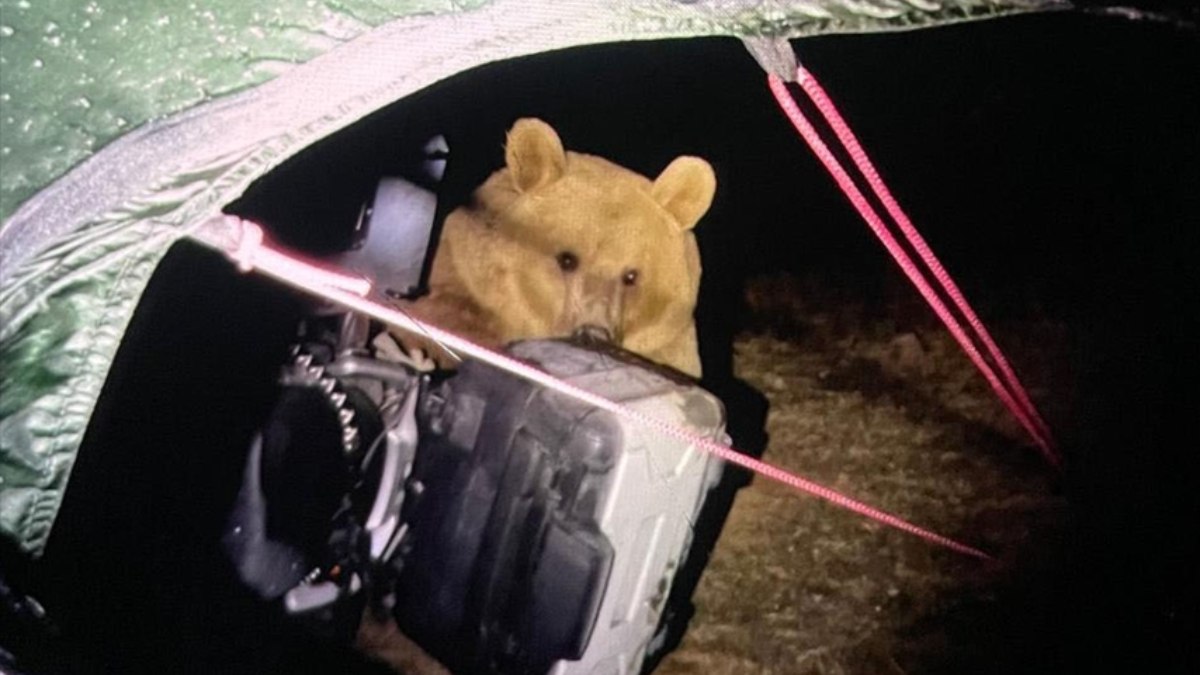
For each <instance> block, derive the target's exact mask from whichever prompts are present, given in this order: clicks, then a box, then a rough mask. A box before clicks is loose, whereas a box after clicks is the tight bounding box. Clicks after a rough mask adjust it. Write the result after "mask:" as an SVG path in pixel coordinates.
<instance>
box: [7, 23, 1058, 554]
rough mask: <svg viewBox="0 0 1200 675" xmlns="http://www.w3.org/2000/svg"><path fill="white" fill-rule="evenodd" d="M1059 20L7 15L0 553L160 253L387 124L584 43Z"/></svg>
mask: <svg viewBox="0 0 1200 675" xmlns="http://www.w3.org/2000/svg"><path fill="white" fill-rule="evenodd" d="M1068 8H1069V4H1068V3H1066V2H1064V1H1062V0H957V1H956V2H925V1H918V0H820V1H816V2H799V3H787V2H753V3H739V2H723V1H720V0H715V1H712V2H668V1H665V0H664V1H662V2H649V3H624V2H621V3H618V2H614V3H590V2H545V3H530V2H517V1H516V0H513V1H507V0H496V1H494V2H453V3H442V2H412V3H397V6H396V7H389V8H387V9H384V8H381V7H380V6H379V5H377V4H376V3H371V2H363V3H356V2H346V3H337V4H336V5H334V4H329V3H325V4H320V3H301V2H293V3H279V4H277V5H276V6H275V7H273V8H270V9H255V8H253V7H250V6H245V7H243V6H241V5H239V6H236V7H235V6H230V7H228V8H221V9H212V10H200V9H194V8H192V7H190V6H187V5H185V4H184V3H178V4H177V5H175V6H170V7H163V8H155V9H151V8H150V7H149V6H146V7H144V8H143V7H138V8H127V9H126V10H125V11H122V10H120V9H118V8H114V7H110V6H107V5H104V4H101V3H87V4H83V3H80V4H79V6H76V7H69V8H64V9H62V10H57V9H47V8H42V7H38V6H34V5H32V4H31V3H25V2H20V3H11V4H9V5H6V11H5V13H4V16H3V19H0V24H2V25H0V39H2V40H3V42H0V44H2V45H3V51H2V52H0V58H2V60H0V66H2V67H3V68H4V69H5V75H4V78H3V83H2V84H0V89H2V91H0V97H2V98H0V102H3V104H4V115H3V116H4V118H5V119H4V120H3V121H2V123H3V125H4V127H3V132H2V133H0V139H2V141H0V143H2V144H3V147H2V148H0V153H2V154H0V162H3V166H4V169H3V174H4V175H3V178H2V180H0V215H3V216H4V218H5V222H4V226H3V229H2V230H0V363H2V364H3V391H2V398H0V470H2V471H0V479H2V481H3V483H2V486H3V490H2V492H0V533H2V534H3V536H4V537H5V538H6V539H8V540H10V541H12V542H14V543H15V544H16V546H17V547H18V548H19V549H20V550H21V551H22V552H23V554H26V555H30V556H34V557H36V556H38V555H40V554H41V553H43V552H44V550H45V549H46V546H47V541H48V539H49V537H50V536H51V533H52V531H53V530H52V526H53V525H54V523H55V521H56V518H57V517H58V516H59V510H60V506H61V504H62V500H63V496H64V494H65V493H66V491H67V490H68V485H69V480H70V477H71V474H72V469H73V467H74V465H75V460H76V457H77V453H78V450H79V448H80V446H81V444H82V443H83V440H84V437H85V434H87V433H98V432H96V431H95V430H89V423H90V422H91V420H92V419H93V416H94V414H95V413H96V410H95V408H96V404H97V401H99V400H100V399H101V392H102V390H103V389H104V388H105V387H106V382H109V381H110V373H111V372H112V370H113V368H114V363H116V362H117V360H118V358H119V356H118V352H119V349H120V348H121V346H122V342H123V338H124V337H125V336H126V333H127V330H128V329H129V327H130V323H131V321H132V320H133V318H134V314H135V310H137V309H138V307H139V301H140V299H141V298H142V296H143V292H144V291H145V289H146V287H147V284H148V283H149V282H150V280H151V277H152V276H153V275H154V274H155V272H156V270H158V269H159V264H160V262H162V260H163V259H164V256H166V255H167V254H168V251H169V250H170V249H171V246H172V244H174V243H175V242H176V241H178V240H179V239H180V238H183V237H186V236H187V235H188V234H189V232H191V231H193V230H194V228H195V227H197V226H198V225H199V224H200V223H203V222H204V221H205V220H207V219H208V218H210V217H211V216H213V215H214V214H216V213H218V212H219V211H220V210H221V209H222V208H224V207H226V206H227V205H228V204H230V203H231V202H233V201H235V200H236V199H238V198H239V197H240V196H242V195H243V194H244V193H245V192H246V191H247V189H248V188H249V186H251V184H253V183H254V182H255V181H256V180H259V179H260V178H263V177H264V176H267V175H268V174H269V173H270V172H271V171H272V170H273V169H276V168H277V167H280V166H281V165H283V164H284V163H285V162H286V161H287V160H289V159H290V158H292V157H294V156H295V155H297V154H298V153H300V152H301V151H302V150H304V149H305V148H308V147H310V146H312V145H314V144H317V143H319V142H320V141H321V140H322V139H326V138H329V137H331V136H332V135H334V134H336V133H338V132H339V131H342V130H345V129H347V128H349V127H351V125H353V124H354V123H355V122H358V121H360V120H364V119H366V118H368V117H370V116H371V115H372V114H373V113H376V112H377V111H379V110H381V109H382V108H384V107H385V106H387V105H389V104H392V103H394V102H396V101H399V100H401V99H404V98H405V97H408V96H412V95H419V94H420V93H421V92H422V91H423V90H425V89H427V88H429V87H431V86H433V85H435V84H436V83H438V82H439V81H441V80H444V79H446V78H449V77H451V76H453V75H455V74H456V73H460V72H463V71H467V70H469V69H472V68H476V67H478V66H481V65H483V64H488V63H493V62H500V61H504V60H506V59H513V58H516V57H521V56H526V55H532V54H537V53H543V52H550V51H554V50H562V49H568V48H573V47H580V46H584V45H593V44H601V43H612V42H621V41H642V40H666V39H673V38H684V37H699V36H728V37H734V38H742V39H770V40H775V39H780V38H782V39H796V38H803V37H807V36H814V35H825V34H837V33H859V32H875V31H896V30H908V29H913V28H922V27H927V26H929V27H931V26H939V25H945V24H950V23H957V22H963V21H971V20H977V19H986V18H995V17H1002V16H1007V15H1012V14H1017V13H1024V12H1032V11H1048V10H1062V9H1068ZM56 11H61V12H62V14H61V15H58V14H56V13H55V12H56ZM68 92H69V93H68ZM127 130H128V131H127ZM18 204H19V206H18ZM176 281H181V279H177V280H176ZM229 290H230V291H231V292H234V291H236V290H237V289H234V288H230V289H229ZM281 311H284V310H281ZM284 313H285V314H286V312H284ZM252 318H253V317H248V316H242V317H239V319H241V320H246V321H251V320H252ZM245 358H246V360H247V361H246V362H247V363H248V362H249V361H250V360H252V358H253V355H246V357H245ZM252 379H253V377H251V375H247V376H246V381H250V380H252ZM110 386H111V385H110ZM114 488H117V486H114ZM118 489H119V488H118Z"/></svg>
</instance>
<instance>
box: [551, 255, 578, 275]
mask: <svg viewBox="0 0 1200 675" xmlns="http://www.w3.org/2000/svg"><path fill="white" fill-rule="evenodd" d="M554 259H555V260H556V261H558V268H559V269H560V270H562V271H564V272H574V271H575V270H576V269H577V268H578V267H579V256H577V255H575V254H574V253H571V252H570V251H563V252H562V253H559V254H558V255H557V256H555V257H554Z"/></svg>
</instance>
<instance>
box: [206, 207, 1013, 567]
mask: <svg viewBox="0 0 1200 675" xmlns="http://www.w3.org/2000/svg"><path fill="white" fill-rule="evenodd" d="M192 236H193V238H195V239H196V240H197V241H199V242H201V243H203V244H205V245H208V246H212V247H214V248H217V249H218V250H221V251H223V252H224V253H225V254H226V255H228V256H229V257H230V258H231V259H232V260H233V261H234V262H235V263H237V265H238V268H239V269H241V270H243V271H246V270H255V271H257V272H259V273H261V274H265V275H267V276H270V277H273V278H275V279H278V280H279V281H282V282H284V283H286V284H288V285H290V286H292V287H294V288H297V289H299V290H302V291H305V292H307V293H309V294H311V295H314V296H317V297H320V298H322V299H324V300H327V301H329V302H332V303H335V304H338V305H341V306H342V307H345V308H347V309H350V310H352V311H355V312H360V313H362V314H365V315H367V316H370V317H373V318H375V319H377V320H378V321H381V322H383V323H384V324H387V325H388V326H392V327H395V328H399V329H400V330H404V331H407V332H409V333H411V334H413V335H416V336H420V337H425V338H432V339H433V340H434V341H436V342H438V343H440V344H441V345H443V346H445V347H447V348H449V349H451V350H453V351H455V352H457V353H459V354H463V355H466V356H471V357H473V358H476V359H478V360H480V361H484V362H486V363H489V364H491V365H492V366H495V367H496V368H500V369H501V370H504V371H507V372H509V373H512V374H513V375H516V376H518V377H521V378H524V379H526V380H529V381H531V382H535V383H537V384H540V385H542V386H544V387H547V388H550V389H553V390H555V391H558V392H561V393H563V394H565V395H567V396H571V397H572V398H575V399H577V400H580V401H583V402H585V403H587V404H589V405H592V406H595V407H597V408H600V409H602V410H607V411H608V412H610V413H612V414H614V415H619V416H621V417H624V418H626V419H629V420H632V421H635V422H638V423H640V424H643V425H645V426H646V427H649V428H651V429H654V430H656V431H658V432H660V433H662V434H664V435H667V436H672V437H674V438H677V439H680V440H683V441H685V442H687V443H690V444H692V445H695V446H696V447H698V448H700V449H702V450H704V451H706V452H708V453H710V454H712V455H714V456H716V457H719V458H720V459H723V460H725V461H727V462H729V463H731V464H736V465H738V466H740V467H742V468H745V469H748V470H750V471H753V472H754V473H757V474H759V475H761V476H765V477H767V478H769V479H771V480H774V481H777V482H779V483H782V484H784V485H787V486H789V487H791V488H793V489H795V490H799V491H800V492H804V493H807V494H810V495H813V496H814V497H819V498H821V499H824V500H826V501H828V502H830V503H832V504H834V505H836V506H838V507H840V508H843V509H846V510H848V511H852V512H854V513H857V514H859V515H862V516H864V517H866V518H870V519H871V520H874V521H876V522H879V523H882V524H884V525H887V526H889V527H893V528H895V529H898V530H901V531H904V532H908V533H909V534H913V535H916V536H918V537H920V538H922V539H925V540H926V541H929V542H931V543H934V544H937V545H939V546H943V547H945V548H948V549H951V550H953V551H957V552H958V553H962V554H964V555H969V556H973V557H976V558H982V559H985V560H991V559H992V558H991V556H989V555H988V554H986V553H984V552H983V551H981V550H979V549H977V548H974V547H971V546H967V545H966V544H962V543H959V542H957V541H955V540H953V539H950V538H949V537H944V536H942V535H940V534H937V533H935V532H932V531H930V530H926V529H924V528H921V527H918V526H917V525H914V524H912V523H910V522H908V521H906V520H904V519H902V518H900V517H898V516H895V515H892V514H890V513H887V512H885V511H882V510H880V509H877V508H875V507H873V506H870V505H869V504H865V503H863V502H860V501H858V500H856V499H853V498H851V497H847V496H846V495H843V494H841V493H839V492H837V491H835V490H832V489H830V488H827V487H825V486H823V485H820V484H819V483H815V482H813V481H811V480H808V479H806V478H803V477H801V476H798V475H796V474H794V473H791V472H789V471H786V470H784V469H781V468H779V467H776V466H773V465H771V464H768V463H767V462H764V461H762V460H759V459H755V458H754V457H750V456H749V455H746V454H743V453H741V452H738V451H737V450H734V449H733V448H731V447H729V446H727V445H722V444H720V443H717V442H716V441H713V440H712V439H708V438H704V437H703V436H700V435H698V434H696V433H693V432H691V431H688V430H687V429H684V428H682V427H678V426H675V425H673V424H670V423H668V422H665V421H663V420H660V419H657V418H654V417H651V416H649V415H646V414H644V413H641V412H638V411H636V410H633V409H632V408H629V407H627V406H623V405H621V404H619V403H615V402H613V401H610V400H608V399H606V398H604V397H602V396H599V395H597V394H594V393H592V392H590V391H587V390H586V389H581V388H580V387H577V386H575V385H573V384H570V383H569V382H564V381H562V380H560V379H558V378H556V377H554V376H553V375H550V374H549V373H546V372H544V371H541V370H538V369H537V368H534V367H532V366H530V365H528V364H525V363H522V362H520V361H517V360H516V359H513V358H510V357H508V356H505V355H504V354H500V353H497V352H494V351H492V350H490V349H487V348H485V347H482V346H480V345H478V344H475V343H474V342H471V341H469V340H467V339H465V338H462V337H459V336H458V335H455V334H453V333H450V332H447V331H445V330H442V329H440V328H438V327H436V326H432V325H430V324H427V323H424V322H421V321H418V320H416V319H414V318H413V317H411V316H409V315H408V314H406V313H404V312H403V311H401V310H399V309H397V308H395V307H393V306H390V305H389V304H387V303H386V302H385V301H384V302H381V301H377V300H375V299H374V298H373V297H370V296H371V295H372V289H371V287H370V282H369V280H366V279H363V278H361V277H357V276H355V275H350V274H344V273H341V272H340V271H338V270H333V269H330V268H328V267H324V266H321V265H318V264H316V263H312V262H306V261H304V260H301V259H300V258H298V257H296V256H294V255H290V254H286V253H284V252H282V251H280V250H279V249H276V248H274V247H273V246H271V245H269V244H267V243H266V242H265V241H264V240H263V233H262V228H260V227H259V226H257V225H255V224H254V223H251V222H249V221H244V220H241V219H239V218H236V217H233V216H222V217H219V218H216V219H213V220H212V221H209V222H208V223H206V224H205V226H204V227H202V228H200V229H199V230H198V231H196V232H195V233H194V234H193V235H192Z"/></svg>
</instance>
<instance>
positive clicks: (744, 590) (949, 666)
mask: <svg viewBox="0 0 1200 675" xmlns="http://www.w3.org/2000/svg"><path fill="white" fill-rule="evenodd" d="M809 291H810V289H806V288H805V287H804V284H803V283H801V282H799V281H797V280H795V279H794V278H790V277H774V278H766V279H759V280H756V281H755V282H753V283H752V284H751V287H750V293H749V301H750V305H751V309H752V315H751V317H750V321H749V322H748V325H749V326H751V329H750V330H747V331H745V332H743V333H742V334H741V335H740V336H739V337H738V339H737V341H736V344H735V350H736V355H735V359H736V361H735V368H736V371H737V374H738V376H739V377H741V378H743V379H745V380H746V381H747V382H749V383H750V384H751V385H753V386H754V387H756V388H758V389H759V390H760V391H762V392H763V393H764V394H765V395H766V396H767V398H768V399H769V401H770V412H769V417H768V432H769V434H770V443H769V446H768V449H767V453H766V455H765V459H767V460H768V461H770V462H772V463H774V464H777V465H779V466H782V467H784V468H787V469H790V470H793V471H796V472H798V473H800V474H802V475H804V476H806V477H808V478H811V479H813V480H816V481H818V482H821V483H823V484H825V485H828V486H830V487H833V488H835V489H837V490H840V491H843V492H845V493H847V494H849V495H852V496H854V497H856V498H858V499H861V500H863V501H866V502H868V503H870V504H873V505H875V506H878V507H881V508H883V509H885V510H887V511H890V512H892V513H894V514H897V515H899V516H901V517H903V518H906V519H909V520H910V521H912V522H914V523H916V524H918V525H920V526H923V527H926V528H929V529H932V530H934V531H936V532H939V533H941V534H944V535H947V536H950V537H953V538H957V539H959V540H960V541H963V542H965V543H968V544H970V545H973V546H977V547H979V548H982V549H983V550H985V551H987V552H988V553H990V554H991V555H993V556H994V557H995V561H993V562H984V561H980V560H976V559H971V558H967V557H964V556H962V555H959V554H956V553H953V552H951V551H947V550H945V549H939V548H937V547H935V546H933V545H931V544H928V543H926V542H924V541H922V540H919V539H917V538H915V537H913V536H910V535H907V534H902V533H899V532H896V531H893V530H890V529H886V528H884V527H882V526H879V525H876V524H873V523H870V522H868V521H866V520H864V519H863V518H861V517H858V516H855V515H852V514H849V513H847V512H844V511H840V510H838V509H836V508H834V507H832V506H830V505H828V504H826V503H823V502H821V501H819V500H816V499H814V498H810V497H807V496H802V495H798V494H796V493H794V492H792V491H790V489H788V488H785V487H782V486H780V485H777V484H774V483H771V482H770V481H768V480H766V479H762V478H759V479H756V480H755V482H754V483H753V484H752V485H751V486H749V487H748V488H746V489H743V490H742V491H741V493H740V494H739V496H738V498H737V501H736V502H735V505H734V508H733V511H732V512H731V514H730V517H729V520H728V522H727V524H726V527H725V530H724V532H723V534H722V536H721V539H720V540H719V542H718V544H717V548H716V550H715V552H714V555H713V558H712V561H711V563H710V565H709V567H708V568H707V570H706V572H705V574H704V576H703V578H702V580H701V583H700V587H699V589H698V590H697V593H696V596H695V603H696V606H697V612H696V616H695V618H694V619H693V620H692V623H691V627H690V629H689V631H688V633H687V635H686V636H685V638H684V641H683V643H682V645H681V646H680V648H679V649H678V650H677V651H676V652H674V653H673V654H671V655H670V656H668V658H667V659H666V660H665V661H664V662H663V664H662V665H661V666H660V668H659V669H658V670H657V671H656V672H658V673H661V674H662V675H684V674H690V673H704V674H705V675H714V674H718V673H794V674H798V675H804V674H812V675H874V674H885V673H887V674H901V673H904V674H911V673H959V672H976V673H977V672H1005V670H1006V667H1005V666H1004V664H1005V663H1007V662H1009V661H1011V659H1008V658H1006V656H1007V655H1009V654H1010V650H1014V649H1020V641H1021V639H1022V636H1021V634H1020V630H1019V629H1014V628H1013V625H1014V624H1016V623H1019V622H1020V621H1022V616H1023V614H1024V612H1025V610H1024V609H1016V608H1014V606H1015V605H1021V606H1022V607H1024V606H1025V605H1027V604H1028V597H1029V596H1030V595H1036V593H1037V589H1036V586H1037V584H1038V583H1040V582H1039V581H1038V579H1039V574H1040V571H1042V570H1044V569H1046V568H1048V567H1049V566H1053V565H1054V564H1055V563H1056V559H1057V556H1058V552H1059V550H1060V549H1061V546H1062V544H1061V534H1062V532H1063V531H1064V529H1065V527H1066V520H1067V510H1066V505H1065V502H1064V500H1063V499H1062V498H1061V497H1060V496H1057V495H1056V486H1055V483H1056V480H1057V479H1056V472H1055V471H1054V470H1053V469H1051V468H1049V466H1048V465H1047V463H1046V462H1045V461H1044V460H1043V459H1042V457H1041V456H1040V454H1039V453H1038V452H1037V450H1036V449H1035V448H1034V447H1033V446H1032V445H1031V444H1030V443H1029V442H1028V441H1027V440H1026V437H1025V436H1024V433H1023V431H1022V430H1021V429H1020V427H1019V426H1018V425H1017V423H1016V422H1015V421H1014V420H1012V419H1011V418H1010V416H1009V414H1008V413H1007V411H1006V410H1005V409H1004V408H1003V407H1002V405H1001V404H1000V403H999V401H998V400H997V398H996V397H995V395H994V394H993V393H992V392H991V390H990V388H989V387H988V386H987V383H986V382H985V381H984V379H983V378H982V376H980V375H979V373H978V372H977V371H975V370H974V368H973V366H972V365H971V364H970V362H969V361H968V360H967V358H966V357H965V356H964V355H963V354H962V352H961V351H960V350H959V348H958V346H957V345H956V344H955V343H954V341H953V339H952V338H951V337H950V336H949V334H948V333H947V331H946V330H945V329H944V328H943V327H942V326H941V325H940V324H938V323H936V320H935V319H934V318H933V317H932V315H931V313H930V312H929V311H928V310H927V309H922V308H921V307H918V306H916V305H913V304H907V303H908V301H905V302H902V303H899V304H897V303H885V304H886V306H882V307H877V308H876V309H869V308H864V307H863V305H862V303H861V302H857V303H856V302H845V301H844V300H841V299H839V300H838V301H837V302H823V301H818V300H812V299H810V298H813V297H821V296H827V294H826V293H825V292H823V291H821V292H813V293H810V292H809ZM915 302H920V301H919V299H917V300H915ZM781 304H782V305H786V306H781ZM779 316H792V317H796V316H799V317H803V318H802V319H800V320H791V321H787V322H781V321H780V320H778V319H774V318H771V317H779ZM899 316H903V317H928V318H927V319H926V318H917V319H915V320H914V319H912V318H907V319H906V320H905V321H900V320H898V319H897V317H899ZM992 330H993V334H994V336H995V338H996V339H997V341H998V342H999V343H1000V344H1001V346H1002V347H1003V348H1004V349H1005V350H1006V352H1007V353H1008V354H1009V357H1010V359H1011V360H1012V361H1013V362H1014V366H1015V367H1016V368H1017V370H1018V373H1019V374H1021V376H1022V378H1023V380H1024V382H1025V384H1026V386H1027V387H1028V388H1029V389H1030V393H1031V395H1032V397H1033V399H1034V400H1035V401H1036V402H1038V403H1039V404H1040V405H1041V406H1042V412H1043V414H1044V415H1045V416H1046V417H1048V418H1049V419H1050V420H1051V421H1053V420H1055V419H1057V418H1059V417H1061V416H1062V415H1063V414H1065V412H1066V409H1067V408H1069V406H1070V400H1069V394H1070V390H1071V387H1070V373H1068V372H1065V366H1064V364H1065V363H1067V362H1068V359H1066V358H1065V356H1066V355H1065V354H1064V350H1065V349H1066V346H1065V345H1066V344H1067V341H1066V336H1065V331H1064V329H1063V327H1062V326H1060V325H1058V324H1056V323H1054V322H1053V321H1049V320H1046V319H1042V318H1036V317H1023V318H1018V319H1016V320H1012V321H1009V322H1007V323H1002V324H998V325H994V326H992ZM1022 603H1025V605H1022Z"/></svg>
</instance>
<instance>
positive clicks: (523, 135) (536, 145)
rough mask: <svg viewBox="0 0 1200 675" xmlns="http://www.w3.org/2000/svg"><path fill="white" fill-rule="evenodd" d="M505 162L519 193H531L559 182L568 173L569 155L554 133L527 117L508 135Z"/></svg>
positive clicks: (548, 126)
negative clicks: (535, 189)
mask: <svg viewBox="0 0 1200 675" xmlns="http://www.w3.org/2000/svg"><path fill="white" fill-rule="evenodd" d="M504 160H505V163H506V164H507V165H508V170H509V172H510V173H511V175H512V179H513V184H514V185H515V186H516V188H517V191H518V192H528V191H529V190H532V189H534V188H538V187H541V186H543V185H548V184H550V183H553V182H554V181H556V180H558V179H559V178H560V177H561V176H562V175H563V173H564V172H566V170H567V154H566V152H564V151H563V145H562V141H561V140H559V138H558V134H556V133H554V129H553V128H552V127H551V126H550V125H549V124H546V123H545V122H543V121H541V120H539V119H534V118H532V117H526V118H524V119H519V120H517V122H516V124H514V125H513V127H512V129H510V130H509V131H508V143H507V144H506V145H505V147H504Z"/></svg>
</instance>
